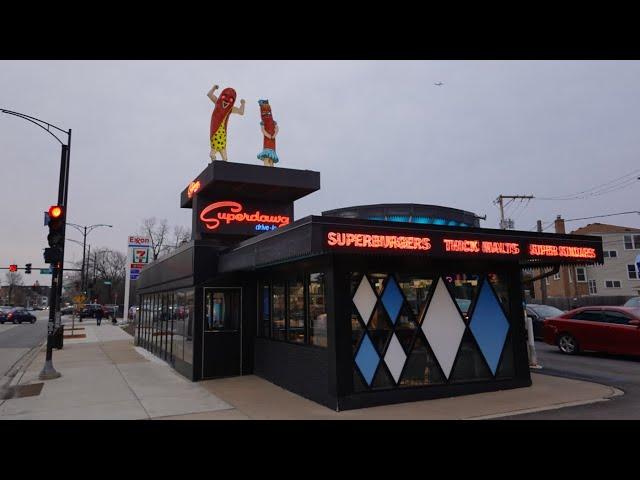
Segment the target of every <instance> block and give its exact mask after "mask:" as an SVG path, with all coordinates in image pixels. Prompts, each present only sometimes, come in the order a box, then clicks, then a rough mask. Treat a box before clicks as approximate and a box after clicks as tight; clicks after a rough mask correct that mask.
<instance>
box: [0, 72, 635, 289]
mask: <svg viewBox="0 0 640 480" xmlns="http://www.w3.org/2000/svg"><path fill="white" fill-rule="evenodd" d="M439 81H441V82H443V83H444V85H443V86H435V85H434V82H439ZM213 84H218V85H219V86H220V88H221V89H222V88H225V87H233V88H235V89H236V91H237V94H238V102H237V106H239V100H240V98H244V99H246V101H247V104H246V111H245V115H244V116H242V117H241V116H237V115H234V116H232V117H231V118H230V120H229V129H228V135H229V138H228V148H227V150H228V154H229V160H230V161H233V162H242V163H251V164H256V165H260V164H261V162H260V161H258V160H257V158H256V154H257V153H258V152H259V151H260V150H261V149H262V134H261V132H260V127H259V121H260V117H259V109H258V103H257V100H258V99H260V98H267V99H269V103H270V104H271V106H272V110H273V116H274V119H275V120H276V121H277V122H278V125H279V127H280V133H279V136H278V146H277V151H278V156H279V157H280V163H279V164H278V165H279V166H282V167H290V168H299V169H311V170H317V171H320V172H321V186H322V188H321V190H320V191H319V192H316V193H314V194H312V195H310V196H309V197H307V198H305V199H302V200H300V201H298V202H297V203H296V218H302V217H304V216H306V215H310V214H320V212H322V211H323V210H328V209H333V208H339V207H345V206H349V205H360V204H369V203H385V202H412V203H426V204H437V205H446V206H451V207H456V208H461V209H464V210H470V211H472V212H475V213H477V214H479V215H485V214H486V215H487V220H486V221H482V222H481V225H482V226H483V227H488V228H497V227H498V222H499V210H498V208H497V207H496V206H495V205H493V203H492V201H493V200H494V199H495V198H496V197H497V196H498V194H500V193H502V194H508V195H509V194H533V195H535V196H539V197H556V196H562V195H567V194H571V193H575V192H580V191H583V190H587V189H589V188H591V187H595V186H597V185H600V184H603V183H606V182H609V181H612V180H615V179H616V178H618V177H621V176H622V175H625V174H627V173H629V172H632V171H633V170H635V169H640V161H639V155H638V152H640V134H639V133H638V132H639V128H638V127H639V126H640V62H637V61H621V62H618V61H606V62H605V61H592V62H585V61H579V62H578V61H573V62H568V61H286V62H285V61H0V108H6V109H9V110H15V111H19V112H23V113H26V114H28V115H31V116H35V117H38V118H41V119H43V120H46V121H48V122H50V123H53V124H56V125H58V126H60V127H62V128H65V129H66V128H71V129H72V130H73V138H72V151H71V177H70V184H69V185H70V186H69V209H68V212H69V213H68V220H69V221H70V222H74V223H78V224H83V225H89V224H96V223H107V224H112V225H113V226H114V228H112V229H107V228H100V229H97V230H95V231H94V232H92V233H91V235H90V236H89V237H88V243H90V244H91V245H92V248H97V247H110V248H116V249H120V250H122V251H124V250H125V249H126V241H127V236H128V235H129V234H133V233H136V232H138V230H139V227H140V223H141V220H142V219H143V218H145V217H151V216H156V217H159V218H167V220H168V221H169V223H170V224H172V225H175V224H182V225H185V226H187V227H190V212H191V211H190V210H187V209H181V208H180V204H179V195H180V192H181V191H182V190H183V189H184V188H185V187H186V186H187V184H188V183H189V182H190V181H191V180H192V179H193V178H194V177H196V176H197V175H198V174H199V173H200V171H201V170H202V169H204V168H205V167H206V165H207V163H208V162H209V139H208V134H209V121H210V116H211V111H212V107H213V104H212V103H211V102H210V100H209V99H208V98H207V97H206V96H205V95H206V93H207V91H208V90H209V89H210V88H211V86H212V85H213ZM59 162H60V146H59V144H58V143H57V142H56V141H55V140H54V139H53V138H52V137H50V136H49V135H48V134H47V133H45V132H44V131H42V130H40V129H38V128H37V127H35V126H33V125H31V124H29V123H28V122H25V121H24V120H20V119H17V118H15V117H11V116H8V115H0V167H1V172H2V175H1V176H0V178H1V183H0V202H1V203H0V205H1V207H0V208H1V210H0V211H1V212H2V227H1V233H2V234H1V235H0V263H1V264H2V266H6V265H8V264H9V263H14V262H15V263H18V264H20V265H21V266H23V265H24V263H26V262H31V263H33V264H34V266H41V265H44V260H43V258H42V249H43V248H44V247H45V245H46V233H47V232H46V229H45V227H44V226H43V213H42V212H43V211H44V210H46V209H47V208H48V206H49V205H51V204H53V203H55V201H56V198H57V189H58V174H59ZM614 185H615V184H614ZM639 198H640V181H637V182H636V183H635V184H633V185H628V186H627V188H623V189H620V190H618V191H614V192H611V193H609V194H606V195H600V196H594V197H591V198H588V199H585V200H572V201H549V200H533V201H531V202H530V203H529V204H528V205H525V203H524V202H523V203H520V204H518V203H514V204H512V205H510V206H509V208H508V209H507V213H508V214H509V216H512V217H513V218H514V219H515V223H516V229H521V230H532V229H534V227H535V223H536V220H537V219H541V220H543V221H544V222H545V224H546V223H548V222H550V221H552V220H553V219H554V218H555V216H556V215H562V216H563V217H564V218H567V219H571V218H578V217H587V216H592V215H600V214H607V213H616V212H623V211H627V210H634V209H635V210H637V209H639V208H640V203H639V202H638V199H639ZM525 207H526V208H525ZM516 208H517V209H516ZM596 221H600V222H604V223H613V224H617V225H627V226H633V227H639V228H640V215H624V216H617V217H611V218H604V219H595V220H587V221H578V222H571V223H568V224H567V227H568V230H571V229H575V228H577V227H580V226H583V225H586V224H587V223H590V222H596ZM67 232H68V233H67V236H68V237H70V238H73V239H75V240H80V241H81V240H82V238H81V236H80V235H79V234H78V233H77V232H76V231H75V230H73V229H68V230H67ZM66 257H67V260H68V261H69V262H71V261H74V260H75V261H77V260H80V259H81V258H82V247H81V246H78V245H76V244H74V243H68V244H67V254H66ZM0 277H1V280H2V282H4V281H5V278H4V274H2V275H0ZM36 279H37V280H39V281H40V283H44V284H49V282H50V276H48V277H45V276H39V275H32V276H31V277H26V278H25V280H26V281H27V283H31V282H32V281H35V280H36Z"/></svg>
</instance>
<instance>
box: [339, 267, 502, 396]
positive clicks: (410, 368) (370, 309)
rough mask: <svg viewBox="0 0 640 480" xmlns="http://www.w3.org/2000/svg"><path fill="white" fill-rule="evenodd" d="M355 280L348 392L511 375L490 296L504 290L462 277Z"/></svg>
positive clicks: (497, 304) (496, 304)
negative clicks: (351, 383) (351, 378)
mask: <svg viewBox="0 0 640 480" xmlns="http://www.w3.org/2000/svg"><path fill="white" fill-rule="evenodd" d="M360 275H361V274H358V273H352V274H351V277H350V278H351V285H352V287H351V288H352V290H351V291H352V293H353V314H352V315H351V331H352V344H353V349H354V360H355V366H354V368H355V369H356V370H357V371H354V391H356V392H361V391H365V390H369V389H374V390H375V389H389V388H395V387H410V386H419V385H432V384H443V383H459V382H468V381H486V380H490V379H492V378H496V377H497V376H499V377H500V378H505V377H512V376H513V370H514V369H513V347H512V345H511V344H507V343H506V341H505V339H506V340H508V339H509V338H510V336H509V335H508V334H509V322H508V319H507V317H506V316H505V313H504V310H503V308H501V302H503V301H504V299H502V298H498V297H497V296H496V292H498V294H502V295H503V296H504V294H505V293H507V292H508V284H506V283H496V281H495V280H496V279H494V278H489V279H486V278H483V277H479V276H478V275H476V274H465V273H457V274H450V275H445V276H443V277H436V278H425V277H423V278H418V277H412V276H411V275H406V274H405V275H394V274H387V273H367V274H366V275H363V276H362V277H361V276H360ZM500 280H502V279H500ZM492 284H493V285H494V286H496V287H498V285H499V287H500V288H499V289H498V290H497V291H494V289H492ZM506 300H507V302H506V303H508V299H506ZM503 306H505V307H506V305H504V304H503ZM461 312H462V313H461ZM503 350H504V352H503ZM507 350H508V351H507Z"/></svg>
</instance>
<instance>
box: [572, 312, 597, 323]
mask: <svg viewBox="0 0 640 480" xmlns="http://www.w3.org/2000/svg"><path fill="white" fill-rule="evenodd" d="M572 319H573V320H587V321H589V322H602V312H601V311H600V310H583V311H582V312H578V313H577V314H575V315H574V316H573V318H572Z"/></svg>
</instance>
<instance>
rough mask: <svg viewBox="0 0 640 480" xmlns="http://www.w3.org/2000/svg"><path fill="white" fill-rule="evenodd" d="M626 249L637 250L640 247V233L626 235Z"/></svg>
mask: <svg viewBox="0 0 640 480" xmlns="http://www.w3.org/2000/svg"><path fill="white" fill-rule="evenodd" d="M624 249H625V250H637V249H640V235H625V236H624Z"/></svg>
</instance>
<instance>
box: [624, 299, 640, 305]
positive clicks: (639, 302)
mask: <svg viewBox="0 0 640 480" xmlns="http://www.w3.org/2000/svg"><path fill="white" fill-rule="evenodd" d="M623 307H640V297H634V298H630V299H629V300H627V301H626V303H625V304H624V305H623Z"/></svg>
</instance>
